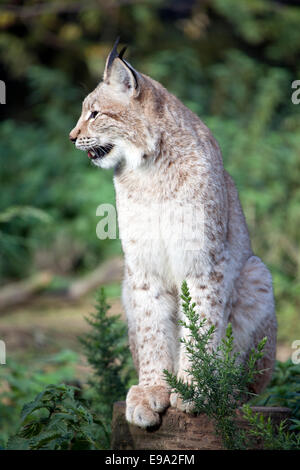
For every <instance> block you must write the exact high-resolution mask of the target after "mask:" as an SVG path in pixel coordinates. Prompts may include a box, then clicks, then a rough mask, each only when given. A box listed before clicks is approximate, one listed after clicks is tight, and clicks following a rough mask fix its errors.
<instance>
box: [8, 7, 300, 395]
mask: <svg viewBox="0 0 300 470" xmlns="http://www.w3.org/2000/svg"><path fill="white" fill-rule="evenodd" d="M299 24H300V6H298V2H297V1H275V0H255V1H252V0H240V1H236V0H235V1H234V0H186V1H181V0H177V1H175V0H169V1H168V0H165V1H164V0H152V1H150V0H149V1H135V0H105V1H104V0H86V1H75V0H74V1H71V0H69V1H68V0H63V1H57V0H49V1H42V0H36V1H34V0H32V1H11V2H1V5H0V51H1V52H0V54H1V56H0V57H1V59H0V60H1V61H0V79H2V80H4V81H5V83H6V87H7V104H6V105H0V112H1V122H0V163H1V167H0V168H1V172H0V187H1V198H0V289H1V288H4V286H5V285H7V284H10V283H11V282H15V281H20V280H23V279H27V278H28V277H30V276H32V275H33V274H35V273H37V272H40V271H43V270H47V271H49V272H51V273H52V274H53V276H54V277H53V283H52V285H50V286H49V287H48V289H50V290H51V289H56V288H57V287H61V286H65V285H68V283H69V282H71V280H72V279H74V278H77V277H78V278H80V277H81V276H83V275H84V274H85V273H87V272H90V271H91V270H93V269H94V268H96V267H97V266H98V265H99V263H101V262H102V261H103V260H105V259H109V258H110V257H111V256H113V255H120V254H121V249H120V244H119V242H118V241H117V240H112V241H109V240H108V241H100V240H98V239H97V237H96V225H97V222H98V221H99V218H98V217H96V208H97V206H98V205H99V204H101V203H107V202H111V203H114V190H113V184H112V173H111V172H107V171H101V170H97V169H95V168H94V167H92V165H90V162H89V161H88V159H87V158H86V156H85V155H84V154H83V153H81V152H78V151H76V150H75V149H74V146H73V145H72V144H71V143H70V142H69V140H68V134H69V131H70V130H71V128H72V127H73V126H74V124H75V122H76V121H77V119H78V117H79V115H80V111H81V102H82V100H83V98H84V97H85V96H86V94H87V93H88V92H89V91H91V90H92V89H93V88H94V87H95V86H96V84H97V83H98V82H99V80H100V79H101V75H102V72H103V67H104V63H105V59H106V56H107V54H108V52H109V51H110V49H111V47H112V44H113V42H114V40H115V38H116V37H117V36H118V35H120V36H121V43H122V44H127V45H128V46H129V47H128V52H127V58H128V60H129V61H130V62H131V63H132V65H133V66H134V67H135V68H136V69H138V70H140V71H141V72H143V73H146V74H148V75H150V76H151V77H152V78H155V79H157V80H158V81H160V82H161V83H162V84H163V85H164V86H165V87H166V88H167V89H168V90H169V91H171V92H173V93H174V94H175V95H176V96H178V97H179V98H180V99H181V100H182V101H183V102H184V103H185V104H186V105H187V106H188V107H190V108H191V109H192V110H193V111H194V112H196V113H197V114H198V115H199V116H200V117H201V119H202V120H203V121H204V122H205V123H206V124H207V125H208V126H209V127H210V128H211V130H212V132H213V134H214V135H215V137H216V138H217V140H218V142H219V144H220V146H221V149H222V152H223V157H224V165H225V168H226V169H227V170H228V171H229V173H230V174H231V175H232V176H233V178H234V180H235V182H236V184H237V187H238V189H239V193H240V198H241V201H242V205H243V208H244V211H245V215H246V219H247V222H248V225H249V229H250V232H251V238H252V242H253V249H254V251H255V253H256V254H257V255H258V256H260V257H261V258H262V259H263V261H264V262H265V263H266V264H267V266H268V267H269V268H270V270H271V272H272V275H273V279H274V289H275V296H276V305H277V316H278V322H279V335H278V338H279V347H281V348H285V349H284V350H285V358H287V357H288V356H289V355H290V354H291V352H292V350H291V343H292V341H294V340H297V339H300V322H299V308H300V250H299V240H300V234H299V215H300V187H299V180H300V135H299V126H300V113H299V110H300V105H298V106H297V105H293V104H292V102H291V94H292V89H291V83H292V81H294V80H296V79H300V28H299ZM109 293H110V294H111V295H109V296H110V297H114V298H115V302H116V305H117V307H119V304H118V295H119V286H118V285H113V286H110V290H109ZM80 302H82V301H80ZM91 303H92V302H91V299H88V301H87V302H86V303H84V304H82V303H79V305H80V306H81V310H80V312H79V313H78V305H73V306H69V305H67V306H66V305H64V304H63V305H62V304H60V303H59V302H58V301H54V302H52V303H51V305H50V306H49V304H46V305H45V304H43V303H39V302H38V303H36V302H33V303H32V305H29V306H28V305H27V306H26V308H23V309H21V310H20V307H18V309H16V311H11V310H10V311H7V312H4V314H3V317H1V318H0V325H2V326H0V338H1V339H4V340H6V341H7V344H8V345H10V344H11V345H13V346H16V348H14V347H13V346H11V347H9V350H8V357H14V356H15V357H16V360H17V363H16V364H15V370H16V371H17V372H16V374H17V375H18V373H19V372H20V370H19V369H18V367H19V368H22V364H23V362H24V361H26V360H27V359H26V358H27V356H28V357H30V361H31V362H30V364H31V365H32V364H33V363H35V362H37V363H38V370H37V371H36V372H35V373H36V374H40V375H37V376H35V379H37V384H38V383H40V382H41V381H42V382H43V380H46V379H43V377H45V373H44V372H41V371H44V369H45V368H46V369H47V374H48V375H49V374H50V375H51V373H52V371H53V370H54V371H55V370H58V369H59V372H57V374H58V376H59V378H58V380H61V377H62V372H61V370H63V371H64V370H65V369H64V368H63V369H61V367H60V366H61V365H63V367H65V364H66V367H69V365H68V364H69V363H70V361H71V362H72V361H73V362H76V359H74V356H72V355H71V356H68V354H67V355H64V354H65V353H61V352H60V350H61V349H63V348H64V347H65V346H66V345H67V347H72V346H74V345H73V343H72V338H70V337H69V336H70V335H71V336H72V334H73V330H72V327H73V326H74V324H75V323H76V321H78V315H79V316H80V317H82V313H83V312H84V313H88V312H87V310H88V309H89V305H90V304H91ZM76 309H77V310H76ZM75 312H77V313H76V315H75ZM5 314H6V315H5ZM62 318H63V319H64V323H59V321H60V319H62ZM75 319H76V320H75ZM39 322H40V323H39ZM41 322H42V325H41ZM57 324H59V325H60V326H59V330H60V331H59V332H57V331H56V330H55V328H57ZM33 325H34V326H33ZM49 325H50V326H49ZM81 325H82V323H80V322H79V326H78V330H81ZM29 331H30V333H29ZM32 331H33V333H32ZM64 331H65V332H66V334H65V336H64V334H63V332H64ZM16 332H18V335H19V336H18V338H19V337H20V336H21V340H19V339H18V340H16V335H17V333H16ZM75 332H77V330H76V331H75V330H74V335H75ZM52 333H53V334H52ZM29 334H30V335H31V336H30V340H29V343H30V347H29V348H28V347H27V346H28V344H27V343H28V342H26V335H29ZM51 334H52V336H51ZM68 334H69V336H68ZM6 335H7V337H6ZM74 335H73V336H74ZM8 337H9V338H8ZM49 338H51V340H49ZM54 338H55V339H54ZM59 338H60V341H59ZM10 340H11V343H10V342H9V341H10ZM25 346H26V348H27V349H26V354H25V353H24V351H25ZM74 349H76V346H74ZM36 351H38V353H39V354H38V357H37V354H36ZM50 352H51V353H53V354H62V355H58V356H57V355H56V356H51V359H49V361H50V362H49V361H48V362H47V358H46V359H45V358H44V359H43V360H44V361H46V362H44V363H43V364H42V365H41V363H40V362H39V360H40V358H41V356H42V355H43V354H44V353H45V354H46V353H47V354H50ZM79 354H80V353H79ZM43 357H44V356H43ZM69 359H70V361H69ZM28 360H29V359H28ZM34 361H35V362H34ZM51 361H52V362H51ZM53 361H54V362H53ZM49 364H50V365H49ZM51 364H52V365H51ZM53 364H59V365H60V366H59V367H58V368H56V366H54V365H53ZM1 367H2V366H1ZM32 367H33V369H32V370H34V366H32ZM51 367H52V368H51ZM72 367H73V366H72ZM72 370H73V369H72ZM20 373H21V372H20ZM22 373H23V372H22ZM47 374H46V375H47ZM68 374H69V375H68V377H69V376H70V375H72V374H73V372H72V373H70V370H69V369H68ZM79 375H80V374H79ZM51 380H52V381H53V380H54V379H53V375H52V376H51V379H50V378H49V381H51ZM46 381H47V380H46ZM22 383H23V382H22ZM36 389H38V385H37V386H36V387H35V390H36ZM23 392H24V391H23ZM24 393H25V395H26V391H25V392H24Z"/></svg>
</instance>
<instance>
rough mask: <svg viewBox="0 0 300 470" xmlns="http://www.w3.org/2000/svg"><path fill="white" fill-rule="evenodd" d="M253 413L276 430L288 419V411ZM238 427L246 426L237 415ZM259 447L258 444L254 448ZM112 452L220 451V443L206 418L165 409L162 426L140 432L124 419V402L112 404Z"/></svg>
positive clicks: (266, 409)
mask: <svg viewBox="0 0 300 470" xmlns="http://www.w3.org/2000/svg"><path fill="white" fill-rule="evenodd" d="M252 410H253V411H254V412H255V413H261V414H262V415H263V416H264V417H265V418H268V417H269V416H270V417H271V419H272V422H273V424H274V425H275V426H278V425H279V423H280V422H281V421H283V420H285V419H287V418H289V416H290V410H289V408H281V407H266V406H261V407H260V406H256V407H254V406H253V407H252ZM237 422H238V426H239V427H241V428H243V429H245V428H247V423H246V422H245V420H243V418H242V417H241V413H240V411H238V413H237ZM260 447H261V445H260V444H259V443H257V448H260ZM111 448H112V449H113V450H221V449H224V448H223V446H222V443H221V440H220V439H219V438H218V437H216V435H215V431H214V425H213V423H212V422H211V420H209V418H208V417H207V416H206V415H198V416H197V415H191V414H186V413H183V412H181V411H178V410H176V409H174V408H168V409H167V410H166V411H165V413H164V414H163V415H162V417H161V425H160V426H159V427H157V428H155V429H147V430H145V429H141V428H139V427H137V426H133V425H131V424H129V423H128V422H127V421H126V418H125V402H116V403H115V404H114V410H113V419H112V442H111Z"/></svg>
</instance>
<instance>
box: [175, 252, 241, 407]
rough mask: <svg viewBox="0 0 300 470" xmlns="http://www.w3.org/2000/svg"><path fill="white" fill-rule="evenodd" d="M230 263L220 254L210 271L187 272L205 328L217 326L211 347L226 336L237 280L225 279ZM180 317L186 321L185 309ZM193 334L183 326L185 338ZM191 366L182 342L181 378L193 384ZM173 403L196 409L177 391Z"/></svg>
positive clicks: (189, 286) (180, 356)
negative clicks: (191, 273) (231, 293)
mask: <svg viewBox="0 0 300 470" xmlns="http://www.w3.org/2000/svg"><path fill="white" fill-rule="evenodd" d="M226 263H227V255H226V254H220V261H219V262H217V263H216V264H215V265H211V266H210V268H209V269H208V270H207V271H206V272H205V271H204V270H203V269H202V272H200V270H199V271H198V272H197V273H196V274H194V275H193V276H191V275H186V281H187V285H188V288H189V291H190V295H191V298H192V302H195V304H196V306H195V309H196V312H197V313H198V315H199V318H200V321H201V320H203V319H205V324H204V326H202V330H203V331H205V330H206V329H208V328H209V327H211V326H212V325H213V326H214V327H215V332H214V335H213V337H212V341H211V343H210V344H209V346H208V347H209V349H211V350H212V349H215V348H216V347H217V346H218V345H219V343H220V341H221V338H222V337H223V336H224V334H225V330H226V325H227V322H228V316H229V312H230V301H229V300H230V299H229V294H230V292H231V290H232V284H233V282H232V277H231V276H229V275H228V276H226V278H225V275H226V271H227V272H228V270H226V268H225V266H226ZM180 318H181V319H182V320H184V321H186V317H185V316H184V312H183V310H182V308H181V310H180ZM189 334H190V332H189V330H188V329H186V328H184V327H182V328H181V331H180V336H181V337H182V338H184V339H188V336H189ZM189 369H190V362H189V358H188V356H187V354H186V350H185V346H184V344H181V347H180V355H179V362H178V371H177V377H178V378H179V379H181V380H183V381H184V382H186V383H190V381H191V376H190V375H189V373H188V370H189ZM170 402H171V405H172V406H174V407H176V408H178V409H180V410H182V411H186V412H190V411H191V410H192V409H193V404H192V403H189V402H183V401H182V400H181V398H180V397H179V396H178V395H177V394H176V393H172V394H171V397H170Z"/></svg>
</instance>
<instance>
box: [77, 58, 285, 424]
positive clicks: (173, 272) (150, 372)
mask: <svg viewBox="0 0 300 470" xmlns="http://www.w3.org/2000/svg"><path fill="white" fill-rule="evenodd" d="M93 111H96V112H98V114H97V116H96V117H95V118H93V117H91V113H92V112H93ZM92 116H93V115H92ZM70 137H71V139H72V140H73V141H76V147H77V148H79V149H81V150H88V149H89V148H92V147H95V146H98V145H99V146H105V145H107V144H111V145H113V149H112V150H111V151H110V152H109V153H108V154H107V155H105V156H104V157H103V158H101V159H96V160H95V161H94V160H93V162H94V164H95V165H96V166H99V167H102V168H112V167H113V168H115V175H114V185H115V189H116V202H117V209H118V222H119V229H120V237H121V240H122V247H123V250H124V257H125V273H124V282H123V296H122V297H123V304H124V308H125V311H126V315H127V319H128V334H129V343H130V349H131V352H132V356H133V360H134V364H135V366H136V368H137V371H138V375H139V384H138V386H134V387H132V388H131V389H130V390H129V392H128V396H127V411H126V416H127V420H128V421H129V422H131V423H134V424H136V425H138V426H141V427H149V426H152V425H157V424H158V422H159V413H160V412H162V411H163V410H164V409H165V408H166V407H167V406H169V403H170V397H169V395H170V390H169V389H168V386H167V384H166V383H165V380H164V376H163V369H168V370H169V371H173V372H175V373H176V374H177V375H178V377H180V378H182V379H183V380H185V381H189V376H188V373H187V369H188V367H189V361H188V358H187V356H186V354H185V351H184V349H183V347H181V346H180V343H179V341H178V338H179V336H183V337H185V336H186V335H187V332H186V331H185V330H184V329H182V328H179V327H178V320H179V319H180V318H183V312H182V308H181V306H180V304H181V302H180V288H181V284H182V281H183V280H186V281H187V283H188V286H189V289H190V292H191V296H192V298H193V299H194V301H195V302H196V304H197V306H196V308H197V310H198V312H199V313H200V316H201V317H204V316H205V317H206V318H207V325H211V324H214V325H215V326H216V334H215V337H214V341H213V343H212V344H211V348H214V347H216V346H217V345H218V344H219V342H220V340H221V338H222V336H223V335H224V332H225V329H226V325H227V324H228V321H231V322H232V325H233V333H234V336H235V344H236V349H237V350H238V351H240V352H241V358H242V360H244V359H245V358H246V357H247V354H248V352H249V351H250V349H251V348H252V347H253V346H254V345H255V344H257V342H258V341H259V340H260V339H261V338H262V337H263V336H264V335H265V334H267V335H268V343H267V348H266V355H265V358H264V360H263V361H262V363H261V365H263V367H264V368H265V369H267V371H266V372H265V374H264V375H262V376H259V379H258V380H257V382H256V383H255V384H254V385H253V388H254V389H255V390H256V391H261V390H262V388H263V387H264V386H265V385H266V384H267V382H268V380H269V378H270V374H271V371H272V367H273V363H274V357H275V348H276V328H277V326H276V318H275V313H274V299H273V289H272V279H271V275H270V273H269V271H268V269H267V268H266V266H265V265H264V264H263V263H262V261H261V260H260V259H259V258H257V257H256V256H254V255H253V252H252V249H251V244H250V239H249V234H248V230H247V226H246V222H245V218H244V215H243V211H242V208H241V204H240V201H239V198H238V193H237V190H236V187H235V185H234V183H233V181H232V179H231V177H230V176H229V174H228V173H227V172H226V171H225V170H224V167H223V163H222V156H221V152H220V149H219V146H218V144H217V142H216V140H215V139H214V137H213V136H212V134H211V132H210V130H209V129H208V128H207V127H206V126H205V124H203V122H202V121H201V120H200V119H199V118H198V116H196V115H195V114H194V113H192V111H190V110H189V109H188V108H186V107H185V106H184V105H183V104H182V103H181V102H180V101H179V100H178V99H177V98H176V97H175V96H173V95H172V94H171V93H169V92H168V91H167V90H166V89H165V88H163V86H162V85H161V84H159V83H157V82H156V81H154V80H152V79H151V78H149V77H147V76H146V75H143V74H140V73H138V72H136V71H133V70H132V68H130V67H128V64H127V63H126V62H124V61H123V60H122V58H120V57H118V56H117V55H116V56H115V57H114V58H113V60H112V59H111V60H110V61H109V60H108V61H107V65H106V69H105V72H104V80H103V81H102V82H101V83H100V84H99V85H98V86H97V88H96V89H95V90H94V91H93V92H92V93H91V94H90V95H88V96H87V97H86V99H85V100H84V102H83V107H82V114H81V117H80V119H79V121H78V123H77V125H76V127H75V128H74V129H73V130H72V131H71V134H70ZM187 214H188V215H189V216H188V217H187ZM154 228H155V230H154ZM171 405H172V406H176V407H178V408H179V409H182V410H185V411H189V409H190V407H188V406H187V405H186V404H184V403H183V402H182V401H181V400H180V399H179V398H178V397H177V395H176V394H172V395H171Z"/></svg>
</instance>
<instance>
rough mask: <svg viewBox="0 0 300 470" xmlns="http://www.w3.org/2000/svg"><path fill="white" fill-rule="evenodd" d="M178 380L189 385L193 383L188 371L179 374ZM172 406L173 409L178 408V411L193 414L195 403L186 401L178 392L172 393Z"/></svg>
mask: <svg viewBox="0 0 300 470" xmlns="http://www.w3.org/2000/svg"><path fill="white" fill-rule="evenodd" d="M178 378H179V379H181V380H183V381H184V382H186V383H187V384H189V385H191V383H192V379H191V376H190V375H189V374H188V373H187V372H186V371H184V372H181V373H179V374H178ZM170 404H171V406H172V407H173V408H177V409H178V410H180V411H184V412H185V413H193V410H194V403H193V402H192V401H184V400H183V399H182V398H181V397H180V395H179V394H178V393H176V392H172V393H171V395H170Z"/></svg>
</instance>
